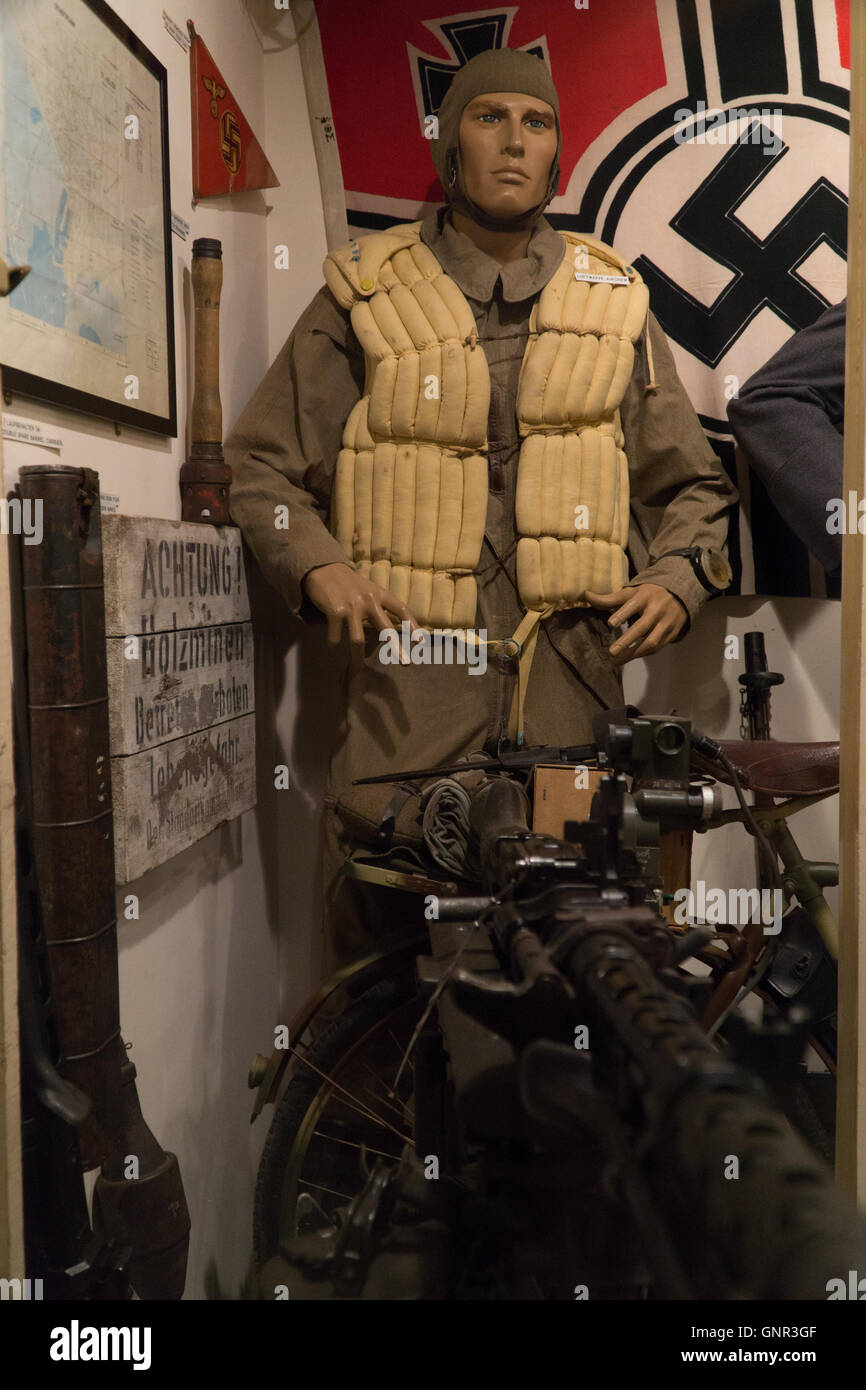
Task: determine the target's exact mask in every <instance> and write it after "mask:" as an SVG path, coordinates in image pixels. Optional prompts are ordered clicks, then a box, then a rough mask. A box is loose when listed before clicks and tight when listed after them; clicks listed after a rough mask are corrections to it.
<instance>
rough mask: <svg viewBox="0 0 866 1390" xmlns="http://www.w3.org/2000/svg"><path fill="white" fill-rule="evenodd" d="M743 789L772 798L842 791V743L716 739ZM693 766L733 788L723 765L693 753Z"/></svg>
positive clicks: (700, 754) (696, 769)
mask: <svg viewBox="0 0 866 1390" xmlns="http://www.w3.org/2000/svg"><path fill="white" fill-rule="evenodd" d="M716 742H717V743H718V744H719V747H720V748H721V749H722V752H723V753H724V754H725V755H726V757H727V758H728V759H729V760H730V762H731V763H732V764H733V766H734V768H735V770H736V773H737V776H738V777H739V779H740V781H741V783H742V784H743V786H744V787H748V788H749V789H750V790H751V791H753V792H764V793H766V794H767V795H769V796H821V795H824V794H827V793H829V792H836V791H838V790H839V743H838V741H837V742H835V743H777V742H776V741H775V739H764V740H751V739H717V740H716ZM691 765H692V767H693V768H694V770H695V771H696V772H706V773H708V774H709V775H710V776H711V777H714V778H715V779H716V781H717V782H726V783H727V784H728V786H731V785H732V783H731V778H730V777H729V775H728V773H727V771H726V770H725V768H724V767H723V766H722V764H721V763H718V762H713V761H712V760H711V759H709V758H706V757H704V755H703V754H702V753H698V752H696V751H695V752H693V753H692V759H691Z"/></svg>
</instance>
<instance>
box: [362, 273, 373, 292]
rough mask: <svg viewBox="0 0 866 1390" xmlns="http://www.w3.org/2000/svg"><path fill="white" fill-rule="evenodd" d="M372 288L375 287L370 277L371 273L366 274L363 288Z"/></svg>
mask: <svg viewBox="0 0 866 1390" xmlns="http://www.w3.org/2000/svg"><path fill="white" fill-rule="evenodd" d="M372 288H373V281H372V280H371V279H370V277H369V275H365V276H364V278H363V280H362V281H361V289H362V290H371V289H372Z"/></svg>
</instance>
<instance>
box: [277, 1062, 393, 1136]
mask: <svg viewBox="0 0 866 1390" xmlns="http://www.w3.org/2000/svg"><path fill="white" fill-rule="evenodd" d="M289 1051H290V1052H292V1053H293V1054H294V1055H295V1057H297V1058H298V1061H300V1062H303V1063H304V1064H305V1066H308V1067H309V1068H310V1069H311V1070H312V1071H314V1072H315V1073H316V1075H317V1076H321V1078H322V1080H323V1081H327V1083H328V1085H329V1086H331V1087H332V1088H333V1089H334V1090H335V1091H340V1092H341V1094H342V1095H343V1096H345V1097H346V1100H345V1101H344V1104H346V1105H348V1106H349V1107H350V1109H352V1110H357V1111H358V1112H359V1114H361V1115H365V1116H366V1117H367V1119H369V1120H373V1121H375V1123H377V1124H380V1125H382V1126H383V1128H384V1129H390V1130H391V1132H392V1134H396V1136H397V1138H398V1139H402V1141H403V1143H404V1144H411V1142H412V1140H411V1139H409V1138H408V1137H407V1136H406V1135H405V1134H401V1133H400V1131H399V1129H395V1128H394V1126H393V1125H392V1124H391V1123H390V1122H389V1121H388V1120H385V1119H383V1118H382V1116H381V1115H378V1114H377V1113H376V1112H375V1111H374V1110H371V1109H370V1108H369V1106H366V1105H365V1104H364V1102H363V1101H362V1100H359V1099H358V1097H356V1096H353V1095H352V1092H351V1091H347V1090H346V1088H345V1086H341V1085H340V1083H339V1082H338V1081H334V1080H333V1078H332V1077H330V1076H329V1075H328V1074H327V1072H324V1071H321V1070H320V1069H319V1067H317V1066H315V1065H314V1063H312V1062H310V1061H309V1060H308V1059H307V1058H306V1057H301V1056H300V1054H299V1053H298V1052H296V1051H295V1049H294V1048H293V1047H292V1048H290V1049H289Z"/></svg>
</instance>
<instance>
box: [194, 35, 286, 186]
mask: <svg viewBox="0 0 866 1390" xmlns="http://www.w3.org/2000/svg"><path fill="white" fill-rule="evenodd" d="M189 30H190V36H191V40H192V42H191V43H190V48H189V80H190V93H191V96H192V188H193V194H194V196H195V198H196V200H198V199H199V198H213V197H216V196H217V195H218V194H220V193H243V192H245V190H246V189H249V188H279V186H280V181H279V179H278V178H277V176H276V174H275V173H274V171H273V169H272V168H271V166H270V164H269V163H268V161H267V159H266V158H265V152H264V150H263V149H262V147H261V145H260V144H259V142H258V140H257V139H256V137H255V136H254V135H253V132H252V130H251V129H250V126H249V123H248V121H247V120H246V118H245V116H244V114H243V112H242V111H241V108H240V106H239V105H238V103H237V101H236V100H235V98H234V97H233V96H232V94H231V92H230V91H229V87H228V83H227V82H226V80H225V78H224V77H223V75H222V73H221V72H220V70H219V68H218V67H217V65H216V63H215V62H214V60H213V58H212V57H211V55H210V53H209V52H208V50H207V47H206V45H205V44H204V43H203V42H202V40H201V39H200V38H199V36H198V34H197V33H196V32H195V29H194V28H193V26H192V23H191V22H189Z"/></svg>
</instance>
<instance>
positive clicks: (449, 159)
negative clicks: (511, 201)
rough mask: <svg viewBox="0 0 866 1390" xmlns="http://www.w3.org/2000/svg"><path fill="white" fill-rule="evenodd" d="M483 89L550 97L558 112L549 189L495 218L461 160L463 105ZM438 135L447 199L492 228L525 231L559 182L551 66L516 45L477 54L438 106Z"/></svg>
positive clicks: (434, 144) (437, 162)
mask: <svg viewBox="0 0 866 1390" xmlns="http://www.w3.org/2000/svg"><path fill="white" fill-rule="evenodd" d="M485 92H523V93H524V94H525V95H526V96H531V97H538V98H539V99H540V100H541V101H546V102H548V103H549V105H550V106H552V107H553V110H554V112H555V115H556V153H555V154H554V156H553V162H552V164H551V166H550V178H549V179H548V183H547V191H546V193H545V195H544V198H543V199H542V200H541V202H540V203H536V205H535V207H533V208H530V209H529V210H528V211H527V212H525V213H521V214H519V215H518V216H516V217H492V216H491V214H490V213H489V212H485V210H484V209H483V208H481V207H479V206H478V204H477V203H475V202H473V200H472V199H471V198H470V197H469V196H468V194H467V192H466V188H465V185H464V180H463V169H462V164H461V159H460V142H459V138H458V133H459V130H460V118H461V116H462V115H463V110H464V108H465V107H466V106H467V105H468V103H469V102H470V101H473V100H474V98H475V97H478V96H482V95H483V94H484V93H485ZM438 115H439V138H438V139H437V140H432V141H431V142H430V143H431V154H432V156H433V166H434V168H435V170H436V173H437V175H438V177H439V182H440V183H441V184H442V187H443V189H444V190H445V197H446V198H447V200H448V203H449V204H450V205H451V207H455V208H458V209H459V210H460V211H461V212H465V213H466V215H467V216H468V217H471V218H472V219H473V221H475V222H477V223H478V224H479V225H480V226H482V227H486V228H488V229H489V230H490V231H495V232H501V231H522V230H523V229H525V228H526V227H531V226H532V224H533V223H534V222H535V221H536V220H537V219H538V218H539V217H540V216H541V214H542V213H543V212H544V209H545V208H546V207H547V205H548V203H549V202H550V201H551V199H552V198H553V197H554V196H555V195H556V191H557V188H558V186H559V156H560V152H561V150H562V129H561V126H560V122H559V97H558V96H557V92H556V87H555V86H554V85H553V78H552V77H551V75H550V72H549V71H548V68H547V64H546V63H544V62H542V60H541V59H540V58H536V57H535V56H534V55H533V54H531V53H524V52H522V51H520V50H519V49H516V48H489V49H487V51H486V52H484V53H476V55H475V57H474V58H471V59H470V60H469V62H468V63H466V64H465V66H464V67H462V68H461V69H460V70H459V72H457V73H456V74H455V76H454V78H453V79H452V81H451V86H450V87H449V88H448V91H447V92H446V94H445V97H444V99H443V101H442V105H441V106H440V108H439V113H438Z"/></svg>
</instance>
